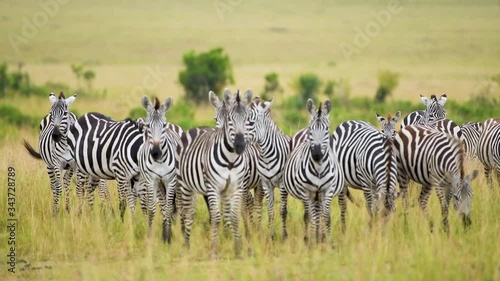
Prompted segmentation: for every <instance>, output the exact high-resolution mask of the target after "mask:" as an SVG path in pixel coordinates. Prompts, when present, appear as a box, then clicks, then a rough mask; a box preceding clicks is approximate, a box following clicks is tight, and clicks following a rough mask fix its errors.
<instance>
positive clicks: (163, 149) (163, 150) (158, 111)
mask: <svg viewBox="0 0 500 281" xmlns="http://www.w3.org/2000/svg"><path fill="white" fill-rule="evenodd" d="M141 101H142V106H143V107H144V109H146V112H147V113H148V114H147V115H148V117H147V118H146V119H145V120H141V121H140V122H141V124H140V127H141V129H142V131H143V144H142V145H141V147H140V148H139V151H138V160H139V162H138V164H139V169H140V173H141V177H142V180H141V185H143V186H145V188H146V192H147V193H146V197H147V203H148V206H147V207H148V234H150V232H151V228H152V224H153V218H154V215H155V211H156V195H157V193H158V195H159V204H160V208H161V211H162V214H163V232H162V238H163V240H164V241H167V242H168V243H169V244H170V243H171V223H172V216H173V212H174V199H175V189H176V185H177V171H176V164H177V163H176V162H177V145H178V144H179V143H180V137H179V135H178V133H177V132H175V131H173V130H170V129H169V128H168V124H167V121H166V118H165V112H167V111H168V110H169V109H170V107H171V105H172V98H171V97H169V98H167V99H166V100H165V102H164V103H163V104H160V101H159V100H158V98H157V97H155V98H154V102H153V103H151V101H150V100H149V98H148V97H147V96H144V97H143V98H142V100H141Z"/></svg>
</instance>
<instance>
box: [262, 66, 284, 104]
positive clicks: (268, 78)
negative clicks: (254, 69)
mask: <svg viewBox="0 0 500 281" xmlns="http://www.w3.org/2000/svg"><path fill="white" fill-rule="evenodd" d="M264 80H265V84H264V91H263V92H262V94H261V98H263V99H264V100H270V99H271V98H273V97H274V96H273V95H275V94H277V93H281V92H283V88H282V87H281V85H280V82H279V76H278V73H276V72H270V73H268V74H266V75H265V76H264Z"/></svg>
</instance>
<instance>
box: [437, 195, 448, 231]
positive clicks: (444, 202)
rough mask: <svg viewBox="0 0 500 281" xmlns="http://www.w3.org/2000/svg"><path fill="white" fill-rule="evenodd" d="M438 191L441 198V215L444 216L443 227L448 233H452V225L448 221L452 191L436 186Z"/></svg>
mask: <svg viewBox="0 0 500 281" xmlns="http://www.w3.org/2000/svg"><path fill="white" fill-rule="evenodd" d="M436 192H437V195H438V198H439V203H440V204H441V216H442V227H443V231H444V232H445V233H446V234H448V235H449V234H450V226H449V223H448V209H449V208H448V207H449V204H450V201H451V192H449V190H445V188H444V187H442V186H439V187H436Z"/></svg>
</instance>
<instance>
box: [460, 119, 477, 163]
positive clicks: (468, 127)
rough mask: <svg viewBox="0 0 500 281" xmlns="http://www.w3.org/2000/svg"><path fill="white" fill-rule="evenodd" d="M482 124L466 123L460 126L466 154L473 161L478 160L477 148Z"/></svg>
mask: <svg viewBox="0 0 500 281" xmlns="http://www.w3.org/2000/svg"><path fill="white" fill-rule="evenodd" d="M480 124H481V123H479V122H466V123H464V124H462V125H461V126H460V131H461V132H462V141H463V144H464V150H465V153H466V154H467V156H468V157H470V158H472V159H477V146H478V142H479V136H480V135H481V125H480Z"/></svg>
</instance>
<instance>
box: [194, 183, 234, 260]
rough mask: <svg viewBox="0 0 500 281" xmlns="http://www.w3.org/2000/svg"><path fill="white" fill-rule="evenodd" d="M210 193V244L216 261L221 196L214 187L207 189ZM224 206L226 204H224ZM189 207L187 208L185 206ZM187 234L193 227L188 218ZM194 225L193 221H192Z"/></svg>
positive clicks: (208, 195)
mask: <svg viewBox="0 0 500 281" xmlns="http://www.w3.org/2000/svg"><path fill="white" fill-rule="evenodd" d="M207 189H208V190H210V192H209V193H208V194H207V199H208V205H209V209H210V222H211V227H210V228H211V243H210V245H211V246H210V248H211V249H212V254H211V255H212V258H213V259H216V258H217V236H218V232H219V224H220V219H221V216H220V212H219V196H218V194H217V193H215V190H214V188H213V187H211V186H210V187H207ZM222 203H223V204H224V203H225V202H222ZM185 207H187V206H185ZM185 223H186V232H188V229H190V228H191V225H189V227H188V223H189V222H188V218H187V217H186V222H185ZM191 223H192V220H191Z"/></svg>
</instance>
